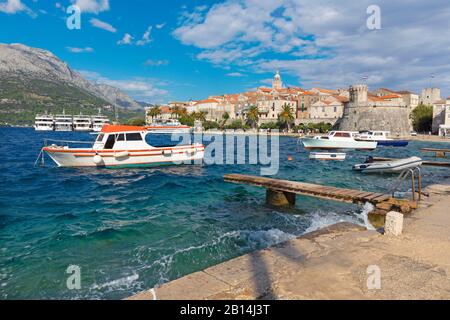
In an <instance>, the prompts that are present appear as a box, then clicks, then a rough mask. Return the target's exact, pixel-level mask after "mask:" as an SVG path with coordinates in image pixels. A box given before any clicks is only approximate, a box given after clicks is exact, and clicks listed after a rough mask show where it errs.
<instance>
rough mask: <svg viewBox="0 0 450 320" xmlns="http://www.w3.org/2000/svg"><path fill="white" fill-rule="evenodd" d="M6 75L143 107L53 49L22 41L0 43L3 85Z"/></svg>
mask: <svg viewBox="0 0 450 320" xmlns="http://www.w3.org/2000/svg"><path fill="white" fill-rule="evenodd" d="M4 79H8V80H16V81H18V82H22V83H28V82H30V81H44V82H46V83H54V84H55V85H57V86H66V87H70V88H74V89H75V90H78V91H80V92H84V93H85V94H87V95H92V96H94V97H96V98H98V99H101V100H104V101H106V102H108V103H109V104H111V105H113V106H118V107H122V108H127V109H142V107H141V105H140V104H138V103H136V102H135V101H134V100H133V99H131V98H130V97H129V96H128V95H127V94H125V93H124V92H122V91H120V90H119V89H117V88H114V87H111V86H108V85H105V84H97V83H92V82H90V81H88V80H86V79H84V78H83V77H82V76H81V75H80V74H79V73H77V72H74V71H73V70H72V69H71V68H70V67H69V66H68V65H67V64H66V63H64V62H63V61H61V60H60V59H59V58H58V57H56V56H55V55H54V54H52V53H51V52H49V51H47V50H42V49H37V48H31V47H28V46H25V45H22V44H11V45H8V44H0V85H1V84H2V80H3V81H4ZM1 98H2V97H1V96H0V99H1Z"/></svg>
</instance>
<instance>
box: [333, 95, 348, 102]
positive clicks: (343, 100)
mask: <svg viewBox="0 0 450 320" xmlns="http://www.w3.org/2000/svg"><path fill="white" fill-rule="evenodd" d="M334 97H335V98H336V100H338V101H340V102H349V99H348V98H347V97H344V96H334Z"/></svg>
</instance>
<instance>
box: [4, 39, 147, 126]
mask: <svg viewBox="0 0 450 320" xmlns="http://www.w3.org/2000/svg"><path fill="white" fill-rule="evenodd" d="M108 106H109V107H108ZM143 106H144V104H143V103H141V102H137V101H134V100H133V99H132V98H130V97H129V96H128V95H127V94H126V93H124V92H122V91H121V90H120V89H118V88H115V87H112V86H109V85H106V84H101V83H94V82H91V81H88V80H86V79H85V78H84V77H83V76H82V75H81V74H80V73H78V72H75V71H74V70H72V69H71V68H70V67H69V66H68V65H67V63H65V62H63V61H61V60H60V59H59V58H58V57H56V56H55V55H54V54H53V53H51V52H50V51H47V50H43V49H38V48H32V47H28V46H25V45H23V44H0V122H2V121H3V122H8V121H9V122H10V123H17V122H18V123H22V122H23V123H26V122H29V121H30V118H34V116H32V115H33V113H36V112H42V111H44V110H45V111H48V112H52V113H58V112H61V111H62V110H63V109H64V110H65V111H66V113H80V112H83V113H87V114H92V113H94V112H97V110H98V109H99V108H103V109H105V111H106V112H105V113H108V112H111V113H113V109H114V108H112V107H117V108H118V110H119V113H122V114H125V115H126V116H125V117H126V118H129V117H131V116H132V115H133V116H137V115H141V116H142V117H143ZM21 115H22V117H21Z"/></svg>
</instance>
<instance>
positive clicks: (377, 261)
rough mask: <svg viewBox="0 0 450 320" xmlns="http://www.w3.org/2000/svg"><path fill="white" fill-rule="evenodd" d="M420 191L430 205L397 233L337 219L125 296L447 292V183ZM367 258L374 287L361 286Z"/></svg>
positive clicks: (429, 295)
mask: <svg viewBox="0 0 450 320" xmlns="http://www.w3.org/2000/svg"><path fill="white" fill-rule="evenodd" d="M427 191H430V198H429V199H428V200H427V202H428V204H429V205H431V204H432V205H431V206H428V207H427V203H425V207H423V208H421V209H418V210H417V211H415V212H414V213H413V214H411V215H410V216H409V217H408V218H407V219H406V220H405V229H404V233H403V235H402V236H400V237H389V236H384V235H381V234H379V233H377V232H375V231H367V230H364V229H363V228H361V227H358V226H355V225H352V224H348V223H341V224H337V225H334V226H331V227H328V228H325V229H322V230H320V231H316V232H313V233H311V234H307V235H305V236H302V237H300V238H297V239H294V240H291V241H289V242H286V243H283V244H280V245H278V246H275V247H272V248H268V249H264V250H261V251H258V252H254V253H251V254H247V255H244V256H241V257H238V258H236V259H233V260H230V261H227V262H224V263H222V264H219V265H217V266H213V267H211V268H208V269H206V270H203V271H200V272H196V273H193V274H191V275H188V276H185V277H183V278H180V279H178V280H174V281H171V282H169V283H166V284H164V285H162V286H161V287H159V288H156V289H154V290H153V291H146V292H143V293H141V294H138V295H136V296H133V297H131V298H130V299H153V298H154V297H155V296H156V298H157V299H175V300H183V299H450V277H449V276H450V209H449V208H450V186H447V185H435V186H432V187H430V188H428V190H427ZM369 266H376V267H375V268H379V270H380V272H381V288H380V289H371V290H369V289H368V288H367V279H368V277H369V274H368V273H367V272H368V267H369ZM372 270H373V269H372Z"/></svg>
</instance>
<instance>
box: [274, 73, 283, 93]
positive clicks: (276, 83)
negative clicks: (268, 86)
mask: <svg viewBox="0 0 450 320" xmlns="http://www.w3.org/2000/svg"><path fill="white" fill-rule="evenodd" d="M281 88H283V82H282V81H281V75H280V72H279V71H277V72H276V73H275V76H274V77H273V81H272V89H274V90H278V89H281Z"/></svg>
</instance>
